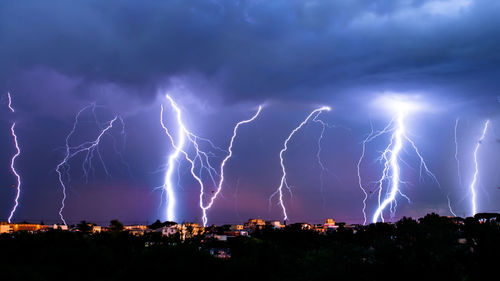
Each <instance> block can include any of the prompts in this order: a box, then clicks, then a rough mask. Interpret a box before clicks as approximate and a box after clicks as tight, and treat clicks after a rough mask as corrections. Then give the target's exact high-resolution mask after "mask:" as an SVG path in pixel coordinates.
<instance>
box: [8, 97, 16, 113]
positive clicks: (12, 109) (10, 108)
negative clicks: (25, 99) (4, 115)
mask: <svg viewBox="0 0 500 281" xmlns="http://www.w3.org/2000/svg"><path fill="white" fill-rule="evenodd" d="M7 99H8V103H7V106H8V107H9V110H10V111H11V112H16V111H15V110H14V108H13V107H12V97H11V96H10V93H7Z"/></svg>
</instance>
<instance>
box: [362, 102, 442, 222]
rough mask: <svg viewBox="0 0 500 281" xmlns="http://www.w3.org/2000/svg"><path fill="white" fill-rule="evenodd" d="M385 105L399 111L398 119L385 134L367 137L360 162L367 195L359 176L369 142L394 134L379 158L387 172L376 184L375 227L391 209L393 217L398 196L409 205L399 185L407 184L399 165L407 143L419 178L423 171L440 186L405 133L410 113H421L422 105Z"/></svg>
mask: <svg viewBox="0 0 500 281" xmlns="http://www.w3.org/2000/svg"><path fill="white" fill-rule="evenodd" d="M384 101H385V104H384V105H385V106H389V107H390V109H392V110H396V116H395V118H394V119H393V120H391V122H389V124H388V125H387V126H386V127H385V128H384V129H383V130H381V131H379V132H377V133H373V129H372V133H370V135H368V137H367V138H366V139H365V140H364V141H363V147H364V148H363V153H362V156H361V158H360V161H359V162H358V177H359V186H360V188H361V189H362V190H363V191H364V193H365V194H366V190H365V189H364V188H363V186H362V184H361V177H360V173H359V164H360V163H361V160H362V159H363V157H364V151H365V146H366V144H367V143H368V142H370V141H372V140H373V139H375V138H376V137H378V136H380V135H382V134H386V133H389V132H390V133H391V139H390V142H389V144H388V145H387V146H386V148H385V149H384V151H383V152H382V153H381V155H380V157H379V158H378V159H379V160H380V161H381V162H382V163H383V165H384V168H383V170H382V176H381V177H380V179H379V180H378V181H377V183H378V208H377V209H376V211H375V213H374V214H373V217H372V222H373V223H376V222H377V221H378V220H379V219H380V220H381V221H384V217H383V211H384V210H385V209H386V208H387V207H388V206H389V207H390V212H391V216H393V215H394V213H395V208H396V207H397V201H396V196H398V195H400V196H402V197H403V198H405V199H406V200H408V201H410V198H409V197H408V196H406V195H405V194H403V192H402V191H401V188H400V184H402V183H404V182H403V181H402V180H401V167H400V164H399V161H402V160H401V159H400V152H401V151H402V150H403V147H404V144H405V143H408V144H409V145H410V146H411V148H412V149H413V151H414V152H415V154H416V155H417V157H418V158H419V160H420V176H421V177H422V171H425V172H426V174H427V175H429V176H430V177H431V178H432V179H433V180H434V181H435V182H436V183H437V184H438V185H439V182H438V180H437V178H436V176H435V175H434V174H433V173H432V172H431V171H430V170H429V168H428V167H427V164H426V163H425V161H424V158H423V156H422V155H421V153H420V151H419V150H418V148H417V146H416V144H415V142H414V141H413V140H412V139H410V137H409V136H408V134H407V133H406V125H405V117H406V115H407V114H408V113H409V112H411V111H414V110H417V109H419V108H420V107H421V106H420V105H419V104H414V103H406V102H403V101H400V100H388V99H385V100H384ZM386 182H387V183H388V189H387V191H386V195H385V196H384V197H383V196H382V192H383V187H384V184H385V183H386ZM365 204H366V196H365V199H364V201H363V206H364V208H365V206H366V205H365Z"/></svg>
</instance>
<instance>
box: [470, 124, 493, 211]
mask: <svg viewBox="0 0 500 281" xmlns="http://www.w3.org/2000/svg"><path fill="white" fill-rule="evenodd" d="M489 123H490V120H486V122H484V127H483V132H482V134H481V137H480V138H479V140H478V141H477V144H476V148H475V149H474V176H473V179H472V183H471V184H470V187H469V188H470V192H471V194H472V198H471V201H472V215H475V214H476V213H477V206H476V184H477V176H478V174H479V165H478V163H477V152H478V151H479V147H480V146H481V142H483V140H484V138H485V137H486V131H487V130H488V125H489Z"/></svg>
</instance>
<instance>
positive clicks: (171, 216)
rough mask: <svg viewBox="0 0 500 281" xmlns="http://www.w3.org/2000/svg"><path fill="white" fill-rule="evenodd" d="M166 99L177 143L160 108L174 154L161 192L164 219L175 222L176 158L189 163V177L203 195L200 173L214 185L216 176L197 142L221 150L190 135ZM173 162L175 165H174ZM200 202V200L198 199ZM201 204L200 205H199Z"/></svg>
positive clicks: (161, 119)
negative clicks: (191, 153) (190, 149)
mask: <svg viewBox="0 0 500 281" xmlns="http://www.w3.org/2000/svg"><path fill="white" fill-rule="evenodd" d="M166 98H167V99H168V101H169V102H170V105H171V107H172V109H173V110H174V111H175V115H176V121H177V126H178V132H177V134H178V140H177V142H176V141H174V138H173V136H172V134H171V133H170V131H169V130H168V128H167V126H165V124H164V122H163V106H161V114H160V123H161V126H162V128H163V130H164V131H165V134H166V135H167V136H168V138H169V140H170V143H171V145H172V147H173V148H174V152H173V153H172V154H171V155H170V156H169V161H168V168H167V172H166V174H165V181H164V184H163V188H162V191H163V192H165V193H166V194H167V207H166V218H167V220H169V221H175V220H176V218H177V217H176V215H175V202H176V201H175V194H174V184H173V179H172V177H173V171H174V170H173V169H174V167H175V163H178V157H179V155H180V154H182V155H184V158H185V159H186V160H187V161H188V162H189V164H190V173H191V176H193V178H194V179H195V180H196V181H197V182H198V184H199V185H200V193H203V191H204V190H205V184H204V183H203V180H202V178H201V172H202V171H203V170H206V171H207V172H208V175H209V177H210V178H211V179H212V182H213V183H214V185H215V177H214V175H215V176H218V174H217V171H216V170H215V169H214V167H213V166H212V165H211V164H210V161H209V154H210V153H207V152H205V151H203V150H201V148H200V145H199V144H198V140H202V141H205V142H207V143H209V144H210V146H211V147H212V148H214V149H217V150H221V149H220V148H218V147H216V146H215V145H214V144H213V143H212V142H211V141H210V140H208V139H205V138H201V137H198V136H196V135H195V134H193V133H191V132H190V131H189V130H188V129H187V128H186V126H185V125H184V123H183V121H182V112H181V109H180V108H179V106H178V105H177V104H176V103H175V101H174V100H173V99H172V98H171V97H170V96H169V95H166ZM186 140H187V142H189V143H190V144H192V146H193V148H194V151H195V156H194V157H191V156H189V154H188V152H187V150H186V149H184V147H185V145H186ZM174 162H175V163H174ZM196 163H199V164H200V175H198V174H197V173H196V171H195V168H196ZM200 200H201V199H200ZM201 204H202V203H200V205H201Z"/></svg>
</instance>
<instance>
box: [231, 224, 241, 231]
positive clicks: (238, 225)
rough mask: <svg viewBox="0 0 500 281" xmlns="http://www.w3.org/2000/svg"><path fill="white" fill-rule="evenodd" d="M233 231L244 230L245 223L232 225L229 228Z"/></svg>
mask: <svg viewBox="0 0 500 281" xmlns="http://www.w3.org/2000/svg"><path fill="white" fill-rule="evenodd" d="M229 229H230V230H231V231H239V230H243V225H242V224H232V225H231V227H230V228H229Z"/></svg>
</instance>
